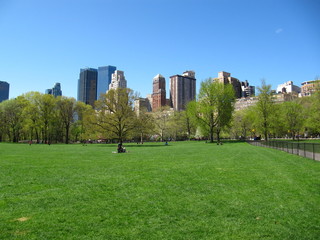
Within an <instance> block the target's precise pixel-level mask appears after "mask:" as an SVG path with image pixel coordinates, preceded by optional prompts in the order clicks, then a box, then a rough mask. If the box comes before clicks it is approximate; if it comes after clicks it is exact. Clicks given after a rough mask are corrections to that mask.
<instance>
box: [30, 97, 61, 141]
mask: <svg viewBox="0 0 320 240" xmlns="http://www.w3.org/2000/svg"><path fill="white" fill-rule="evenodd" d="M35 104H36V107H37V108H38V111H39V122H40V126H41V132H42V140H43V141H45V142H50V140H51V135H50V132H51V133H52V131H50V130H51V128H52V127H53V122H54V120H55V116H56V114H55V113H56V111H55V107H56V99H55V98H54V96H53V95H50V94H39V95H35Z"/></svg>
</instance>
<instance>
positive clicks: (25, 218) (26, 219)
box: [15, 217, 30, 222]
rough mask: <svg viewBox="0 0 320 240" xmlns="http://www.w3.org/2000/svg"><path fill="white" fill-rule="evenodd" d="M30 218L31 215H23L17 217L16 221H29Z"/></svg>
mask: <svg viewBox="0 0 320 240" xmlns="http://www.w3.org/2000/svg"><path fill="white" fill-rule="evenodd" d="M29 219H30V217H21V218H17V219H15V221H18V222H25V221H28V220H29Z"/></svg>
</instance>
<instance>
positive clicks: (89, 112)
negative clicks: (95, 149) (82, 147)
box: [71, 101, 95, 141]
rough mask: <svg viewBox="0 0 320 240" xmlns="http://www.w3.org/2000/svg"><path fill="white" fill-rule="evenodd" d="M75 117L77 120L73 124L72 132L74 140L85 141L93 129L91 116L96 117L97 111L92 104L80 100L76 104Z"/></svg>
mask: <svg viewBox="0 0 320 240" xmlns="http://www.w3.org/2000/svg"><path fill="white" fill-rule="evenodd" d="M75 115H76V116H75V119H76V122H75V123H74V124H73V125H72V130H71V131H72V134H73V136H74V140H75V141H78V139H80V140H81V141H84V139H88V138H90V137H89V136H90V135H91V134H90V132H91V130H92V126H93V124H91V123H92V121H90V118H92V117H95V111H94V110H93V109H92V106H91V105H89V104H85V103H84V102H81V101H78V102H76V106H75Z"/></svg>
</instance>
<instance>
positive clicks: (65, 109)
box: [57, 97, 76, 144]
mask: <svg viewBox="0 0 320 240" xmlns="http://www.w3.org/2000/svg"><path fill="white" fill-rule="evenodd" d="M75 107H76V100H75V99H74V98H67V97H58V99H57V108H58V114H59V118H60V120H61V121H62V123H63V126H64V130H65V143H66V144H68V143H69V133H70V127H71V124H72V122H73V117H74V114H75V111H76V108H75Z"/></svg>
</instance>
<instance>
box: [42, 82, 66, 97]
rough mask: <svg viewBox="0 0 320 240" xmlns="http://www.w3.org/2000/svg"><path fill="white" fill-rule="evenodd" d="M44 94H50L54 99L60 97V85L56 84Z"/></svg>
mask: <svg viewBox="0 0 320 240" xmlns="http://www.w3.org/2000/svg"><path fill="white" fill-rule="evenodd" d="M46 94H51V95H53V96H55V97H58V96H62V91H61V84H60V83H56V84H55V85H54V86H53V88H50V89H47V90H46Z"/></svg>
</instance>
